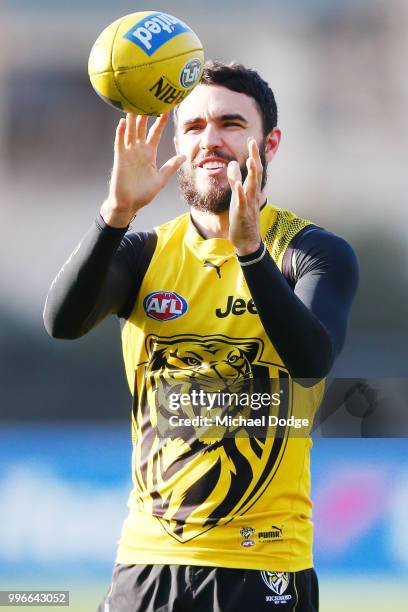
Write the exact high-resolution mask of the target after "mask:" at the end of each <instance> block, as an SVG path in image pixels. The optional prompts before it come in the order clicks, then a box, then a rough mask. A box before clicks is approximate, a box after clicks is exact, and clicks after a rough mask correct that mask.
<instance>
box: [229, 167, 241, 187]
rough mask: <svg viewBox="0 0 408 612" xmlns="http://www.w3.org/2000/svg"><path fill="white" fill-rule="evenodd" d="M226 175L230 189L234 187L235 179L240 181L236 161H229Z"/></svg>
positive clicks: (239, 172)
mask: <svg viewBox="0 0 408 612" xmlns="http://www.w3.org/2000/svg"><path fill="white" fill-rule="evenodd" d="M227 177H228V181H229V184H230V187H231V189H233V188H234V185H235V183H236V182H237V181H242V176H241V169H240V167H239V163H238V162H237V161H230V163H229V164H228V167H227Z"/></svg>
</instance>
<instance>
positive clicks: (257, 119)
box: [174, 85, 266, 214]
mask: <svg viewBox="0 0 408 612" xmlns="http://www.w3.org/2000/svg"><path fill="white" fill-rule="evenodd" d="M249 136H252V137H253V138H255V140H256V141H257V143H258V147H259V151H260V155H261V161H262V165H263V167H264V181H263V184H262V187H263V186H264V183H265V182H266V163H265V153H264V152H265V139H264V136H263V131H262V119H261V114H260V112H259V110H258V107H257V104H256V102H255V100H254V99H253V98H251V97H250V96H247V95H246V94H242V93H237V92H235V91H231V90H229V89H227V88H226V87H222V86H220V85H198V86H197V87H196V88H195V89H194V91H193V92H192V93H191V94H190V95H189V96H188V98H187V99H186V100H184V101H183V102H182V103H181V104H180V106H179V108H178V113H177V127H176V135H175V139H174V140H175V145H176V149H177V152H178V153H179V154H184V155H185V156H186V158H187V159H186V161H185V162H184V164H183V166H182V167H181V169H180V170H179V173H178V180H179V186H180V189H181V192H182V194H183V197H184V198H185V200H186V201H187V202H188V204H190V205H191V206H193V207H195V208H197V209H199V210H205V211H208V212H212V213H216V214H218V213H221V212H223V211H225V210H228V208H229V205H230V200H231V189H230V186H229V183H228V178H227V165H228V162H230V161H232V160H236V161H238V163H239V165H240V168H241V173H242V180H245V177H246V174H247V169H246V160H247V158H248V144H247V142H248V137H249Z"/></svg>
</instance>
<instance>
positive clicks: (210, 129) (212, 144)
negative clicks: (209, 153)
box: [200, 123, 222, 149]
mask: <svg viewBox="0 0 408 612" xmlns="http://www.w3.org/2000/svg"><path fill="white" fill-rule="evenodd" d="M221 144H222V138H221V134H220V131H219V129H218V128H217V127H216V126H215V125H211V124H210V123H208V124H207V125H206V127H205V129H204V130H203V131H202V132H201V139H200V148H201V149H216V148H217V147H220V146H221Z"/></svg>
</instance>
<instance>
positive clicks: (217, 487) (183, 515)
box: [133, 334, 290, 542]
mask: <svg viewBox="0 0 408 612" xmlns="http://www.w3.org/2000/svg"><path fill="white" fill-rule="evenodd" d="M263 348H264V347H263V342H262V341H261V340H260V339H257V338H251V339H240V338H228V337H226V336H221V335H217V336H206V337H203V336H199V335H196V334H194V335H193V334H189V335H177V336H172V337H158V336H153V335H150V336H148V337H147V338H146V353H147V356H148V359H147V361H146V362H143V363H141V364H139V366H138V368H137V371H136V379H135V393H134V396H135V403H134V411H133V438H134V459H133V461H134V479H135V483H136V489H137V492H138V502H139V506H140V507H141V509H143V508H144V509H145V510H146V511H148V512H149V513H152V514H153V515H154V516H156V517H157V518H158V520H160V522H161V524H162V526H163V527H164V528H165V529H166V531H167V532H168V533H169V534H170V535H172V536H173V537H174V538H176V539H177V540H178V541H180V542H186V541H189V540H191V539H192V538H195V537H198V536H200V535H201V534H203V533H205V532H206V531H208V529H212V528H215V527H216V526H217V525H220V524H225V523H227V522H229V521H231V520H232V519H233V518H234V516H235V515H237V514H239V515H243V514H245V512H246V511H248V509H249V508H250V507H251V506H252V505H253V504H254V503H255V502H256V501H257V500H258V499H259V497H260V496H261V495H262V494H263V492H264V491H265V488H266V487H267V486H268V484H269V483H270V482H271V480H272V479H273V477H274V474H275V472H276V470H277V468H278V465H279V459H280V457H281V455H282V453H283V451H284V447H285V444H286V440H287V438H286V436H280V437H279V438H278V437H273V436H271V435H268V431H267V428H265V431H264V432H263V434H262V435H261V436H260V437H257V438H254V437H249V436H248V435H245V432H243V431H242V428H240V431H239V430H238V429H237V430H236V432H234V431H233V432H232V433H231V431H230V432H229V436H227V435H226V434H225V428H224V430H223V428H220V427H218V428H212V429H211V428H210V429H209V430H207V431H205V433H204V434H203V431H202V429H201V428H200V427H191V428H187V429H186V428H184V429H182V430H181V429H180V430H177V429H175V428H174V427H171V426H170V424H169V417H170V416H171V415H174V414H175V413H174V409H171V408H170V396H173V397H174V396H175V395H176V396H181V395H182V394H183V395H184V397H192V396H193V391H196V392H197V394H198V393H199V391H200V390H202V391H204V392H205V393H211V394H212V393H217V392H219V394H231V395H233V396H234V394H236V395H235V396H234V397H236V396H239V395H240V394H242V393H243V392H246V393H248V392H251V391H252V392H253V391H254V390H256V391H264V392H268V393H271V382H272V381H271V379H274V380H273V384H275V390H276V385H281V386H282V387H286V391H287V392H286V393H284V394H283V396H284V398H285V399H284V401H283V402H281V404H280V406H279V408H278V412H279V416H283V417H287V416H288V414H289V410H290V400H289V395H290V394H289V386H290V379H289V378H288V374H287V372H286V370H284V369H283V368H282V367H281V366H277V365H275V364H271V363H267V362H265V361H262V353H263ZM277 378H279V380H278V381H277V380H276V379H277ZM223 411H225V406H224V405H222V404H220V403H219V402H218V403H215V404H214V405H213V407H212V409H211V415H212V416H214V414H221V413H222V412H223ZM228 411H229V414H233V415H237V414H243V415H244V416H246V417H248V416H254V415H250V411H251V407H250V406H248V405H246V406H241V405H240V403H239V402H238V403H237V402H235V403H234V402H233V403H232V404H231V405H229V406H228ZM275 411H276V408H275ZM177 414H178V416H185V417H188V418H194V417H195V416H200V415H208V407H207V405H202V404H200V403H199V404H198V405H196V404H194V402H192V401H191V402H186V403H184V404H183V405H180V407H179V410H178V411H177Z"/></svg>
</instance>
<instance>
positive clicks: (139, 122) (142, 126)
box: [135, 115, 149, 142]
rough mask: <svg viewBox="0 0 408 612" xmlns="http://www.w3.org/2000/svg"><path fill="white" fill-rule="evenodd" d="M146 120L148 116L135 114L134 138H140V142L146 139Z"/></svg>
mask: <svg viewBox="0 0 408 612" xmlns="http://www.w3.org/2000/svg"><path fill="white" fill-rule="evenodd" d="M148 121H149V117H148V116H147V115H137V117H136V131H135V137H136V140H141V141H142V142H145V141H146V132H147V122H148Z"/></svg>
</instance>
